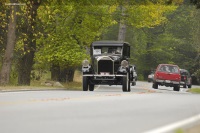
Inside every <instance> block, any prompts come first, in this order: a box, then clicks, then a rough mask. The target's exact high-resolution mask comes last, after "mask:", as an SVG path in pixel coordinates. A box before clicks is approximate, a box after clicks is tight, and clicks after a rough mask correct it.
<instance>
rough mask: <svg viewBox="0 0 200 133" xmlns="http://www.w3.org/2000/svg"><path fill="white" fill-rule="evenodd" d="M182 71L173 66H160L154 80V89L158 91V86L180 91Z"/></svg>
mask: <svg viewBox="0 0 200 133" xmlns="http://www.w3.org/2000/svg"><path fill="white" fill-rule="evenodd" d="M180 81H181V75H180V69H179V67H178V66H177V65H173V64H159V65H158V67H157V69H156V71H155V74H154V80H153V86H152V87H153V88H154V89H158V85H161V86H166V87H173V89H174V91H179V90H180Z"/></svg>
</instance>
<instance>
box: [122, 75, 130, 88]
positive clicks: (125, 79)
mask: <svg viewBox="0 0 200 133" xmlns="http://www.w3.org/2000/svg"><path fill="white" fill-rule="evenodd" d="M122 91H123V92H130V91H131V88H130V80H129V79H128V75H127V76H124V77H123V78H122Z"/></svg>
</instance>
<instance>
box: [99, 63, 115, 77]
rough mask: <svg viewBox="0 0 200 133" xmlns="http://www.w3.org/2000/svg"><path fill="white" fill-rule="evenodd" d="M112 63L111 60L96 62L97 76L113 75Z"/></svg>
mask: <svg viewBox="0 0 200 133" xmlns="http://www.w3.org/2000/svg"><path fill="white" fill-rule="evenodd" d="M113 65H114V63H113V61H112V60H99V62H98V74H100V73H104V72H106V73H109V74H113Z"/></svg>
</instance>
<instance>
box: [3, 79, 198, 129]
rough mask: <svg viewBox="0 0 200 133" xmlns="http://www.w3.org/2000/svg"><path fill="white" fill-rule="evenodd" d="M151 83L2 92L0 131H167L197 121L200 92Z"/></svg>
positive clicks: (190, 125)
mask: <svg viewBox="0 0 200 133" xmlns="http://www.w3.org/2000/svg"><path fill="white" fill-rule="evenodd" d="M151 86H152V83H147V82H139V81H138V82H137V85H136V86H132V87H131V92H122V89H121V86H97V87H96V89H95V90H94V91H93V92H89V91H88V92H83V91H66V90H51V91H15V92H1V93H0V133H125V132H128V133H163V132H170V133H171V132H175V131H176V130H177V129H179V128H181V129H185V128H190V127H193V126H194V125H197V124H200V102H199V101H200V95H198V94H191V93H188V92H187V90H186V89H183V88H181V91H179V92H174V91H173V88H170V87H168V88H167V87H159V89H158V90H154V89H152V88H151ZM196 87H198V86H196Z"/></svg>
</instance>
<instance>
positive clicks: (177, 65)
mask: <svg viewBox="0 0 200 133" xmlns="http://www.w3.org/2000/svg"><path fill="white" fill-rule="evenodd" d="M159 66H178V65H174V64H159Z"/></svg>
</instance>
